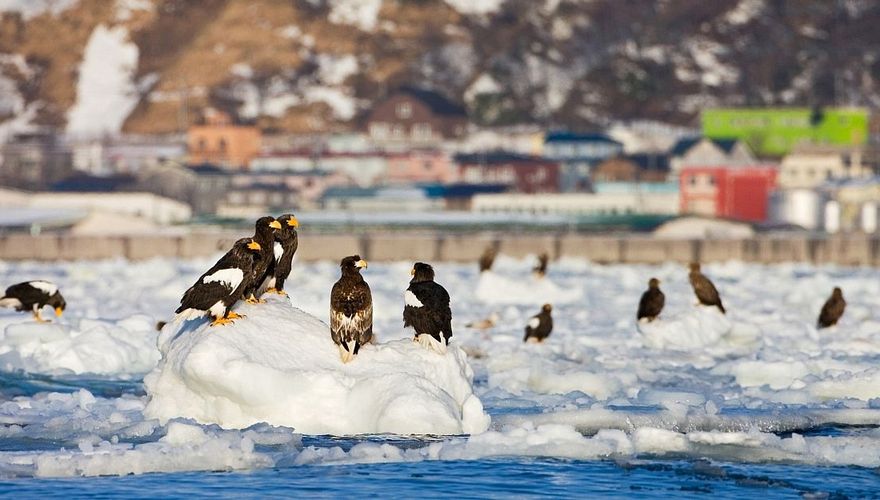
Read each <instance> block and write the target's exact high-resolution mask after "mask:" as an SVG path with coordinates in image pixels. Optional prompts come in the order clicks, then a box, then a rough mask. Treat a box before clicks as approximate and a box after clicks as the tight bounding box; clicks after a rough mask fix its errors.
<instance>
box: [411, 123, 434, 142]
mask: <svg viewBox="0 0 880 500" xmlns="http://www.w3.org/2000/svg"><path fill="white" fill-rule="evenodd" d="M412 137H413V139H430V138H431V124H430V123H416V124H414V125H413V126H412Z"/></svg>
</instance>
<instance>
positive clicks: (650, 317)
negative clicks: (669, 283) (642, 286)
mask: <svg viewBox="0 0 880 500" xmlns="http://www.w3.org/2000/svg"><path fill="white" fill-rule="evenodd" d="M665 304H666V296H665V295H663V292H662V291H660V280H658V279H657V278H651V279H650V280H649V281H648V289H647V290H645V293H643V294H642V299H641V300H639V311H638V313H636V317H637V319H638V320H639V321H641V320H642V319H645V320H646V321H648V322H651V321H654V320H655V319H657V316H660V312H661V311H663V306H664V305H665Z"/></svg>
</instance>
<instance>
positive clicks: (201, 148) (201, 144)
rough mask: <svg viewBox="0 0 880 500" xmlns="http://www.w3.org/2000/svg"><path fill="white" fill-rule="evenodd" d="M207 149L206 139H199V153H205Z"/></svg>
mask: <svg viewBox="0 0 880 500" xmlns="http://www.w3.org/2000/svg"><path fill="white" fill-rule="evenodd" d="M205 149H206V143H205V138H204V137H201V138H199V151H202V152H203V151H205Z"/></svg>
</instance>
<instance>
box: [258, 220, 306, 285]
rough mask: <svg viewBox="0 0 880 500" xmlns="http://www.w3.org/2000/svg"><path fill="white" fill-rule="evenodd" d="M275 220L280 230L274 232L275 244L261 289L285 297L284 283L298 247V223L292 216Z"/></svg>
mask: <svg viewBox="0 0 880 500" xmlns="http://www.w3.org/2000/svg"><path fill="white" fill-rule="evenodd" d="M277 220H278V223H279V224H280V225H281V229H279V230H277V231H276V232H275V243H274V244H273V247H272V249H273V253H274V255H273V259H272V260H271V261H269V267H268V268H267V270H266V279H265V282H264V283H263V288H264V289H265V290H266V291H267V292H269V293H277V294H279V295H287V293H286V292H285V291H284V281H285V280H286V279H287V277H288V276H290V270H291V269H292V268H293V256H294V255H295V254H296V249H297V248H298V247H299V235H297V233H296V228H297V227H299V221H297V220H296V217H295V216H294V215H293V214H285V215H282V216H281V217H278V219H277Z"/></svg>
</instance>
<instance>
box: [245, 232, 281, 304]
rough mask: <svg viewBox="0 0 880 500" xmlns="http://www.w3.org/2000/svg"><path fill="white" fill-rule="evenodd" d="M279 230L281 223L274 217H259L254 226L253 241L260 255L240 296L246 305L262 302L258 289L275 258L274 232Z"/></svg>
mask: <svg viewBox="0 0 880 500" xmlns="http://www.w3.org/2000/svg"><path fill="white" fill-rule="evenodd" d="M279 229H281V223H279V222H278V221H277V220H275V218H274V217H269V216H266V217H260V218H259V219H257V222H256V223H255V224H254V237H253V240H254V241H256V242H257V243H258V244H259V245H260V253H259V257H258V258H257V260H256V262H254V267H253V270H252V272H251V279H250V280H249V282H248V285H247V287H246V288H245V289H244V290H243V292H242V296H243V297H244V298H245V299H246V300H247V302H248V303H251V304H254V303H257V302H263V301H262V300H260V299H259V298H258V297H257V294H258V293H259V292H260V290H259V287H260V285H262V284H263V283H264V282H265V281H266V275H267V271H268V269H269V263H270V262H272V260H273V259H274V258H275V253H274V243H275V232H276V231H277V230H279Z"/></svg>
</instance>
